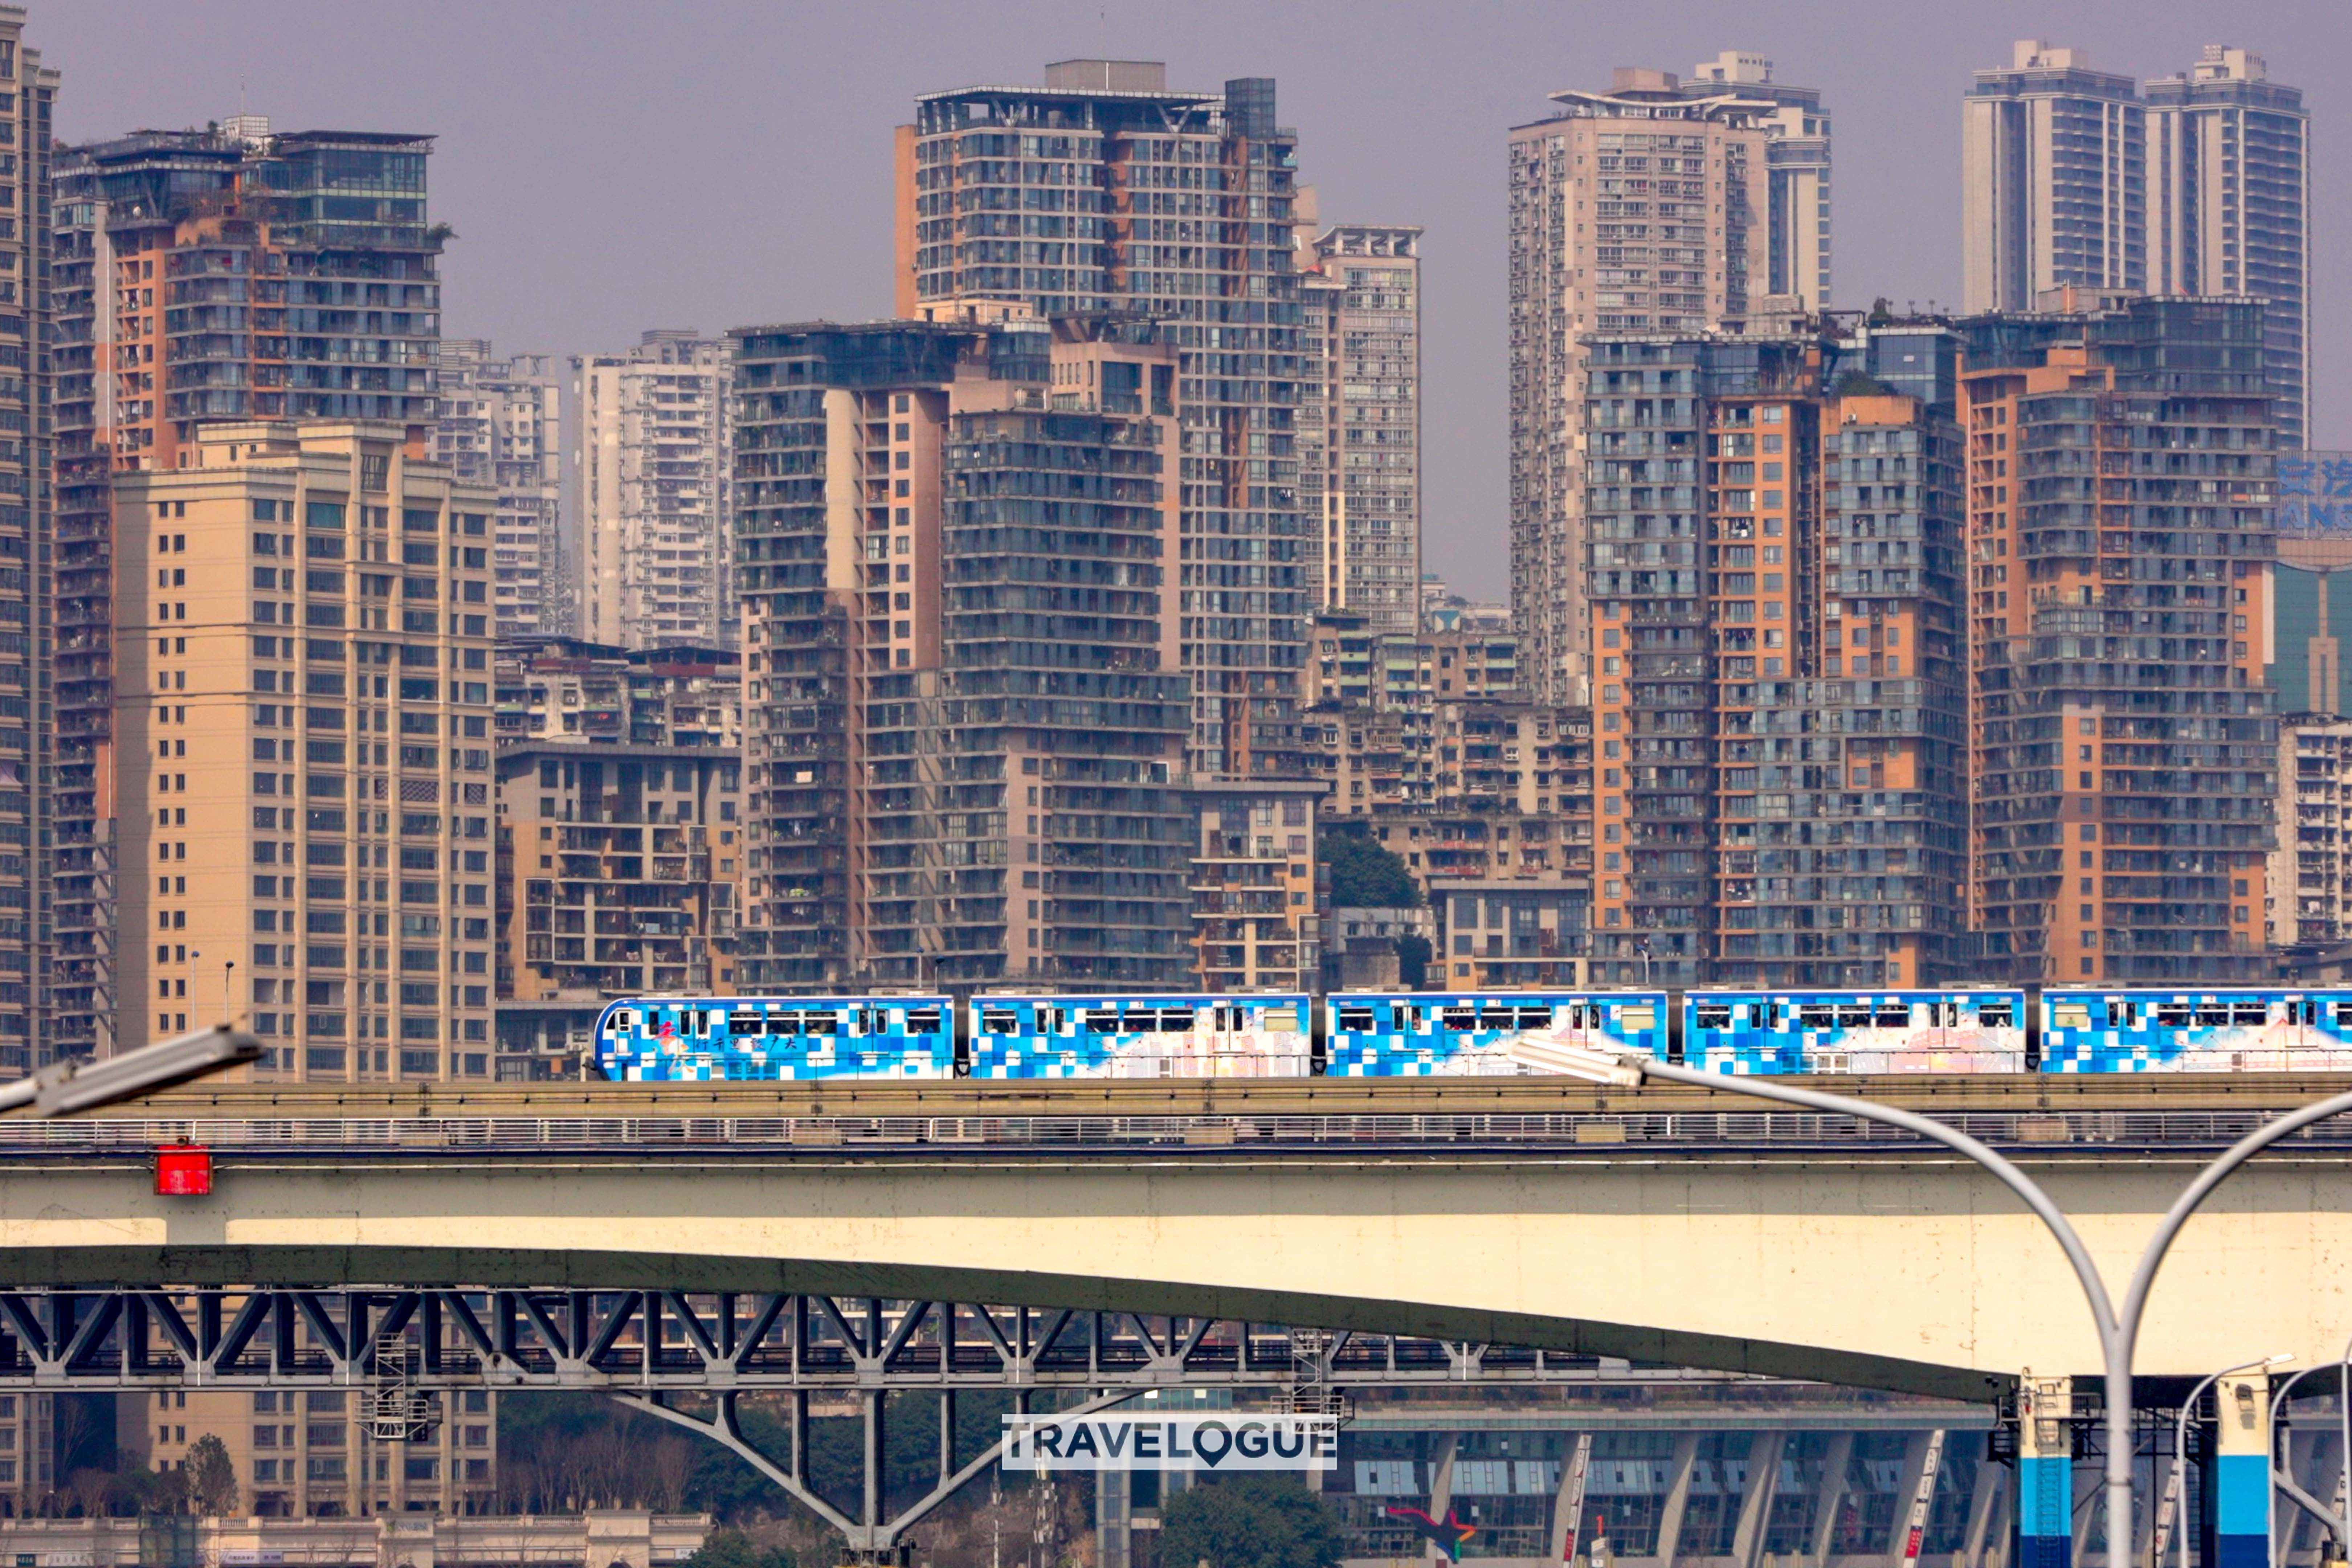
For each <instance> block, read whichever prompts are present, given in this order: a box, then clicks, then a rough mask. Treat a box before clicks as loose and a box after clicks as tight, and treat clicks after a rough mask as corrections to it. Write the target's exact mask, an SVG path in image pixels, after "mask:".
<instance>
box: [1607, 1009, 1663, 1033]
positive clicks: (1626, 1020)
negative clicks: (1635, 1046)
mask: <svg viewBox="0 0 2352 1568" xmlns="http://www.w3.org/2000/svg"><path fill="white" fill-rule="evenodd" d="M1617 1022H1618V1024H1619V1025H1620V1026H1622V1027H1623V1028H1624V1029H1626V1030H1627V1031H1628V1032H1629V1033H1632V1034H1636V1035H1639V1034H1646V1033H1647V1032H1649V1031H1650V1030H1652V1029H1654V1028H1656V1027H1657V1026H1658V1010H1657V1008H1656V1007H1654V1006H1653V1005H1650V1004H1649V1003H1647V1002H1643V1003H1640V1004H1637V1005H1633V1006H1631V1007H1620V1008H1619V1009H1617Z"/></svg>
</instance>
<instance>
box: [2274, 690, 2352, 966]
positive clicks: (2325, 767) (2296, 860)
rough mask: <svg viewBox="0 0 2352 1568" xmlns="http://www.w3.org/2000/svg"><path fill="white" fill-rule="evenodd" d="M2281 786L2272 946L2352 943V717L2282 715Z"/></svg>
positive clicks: (2317, 947)
mask: <svg viewBox="0 0 2352 1568" xmlns="http://www.w3.org/2000/svg"><path fill="white" fill-rule="evenodd" d="M2278 789H2279V798H2278V846H2277V847H2276V848H2274V849H2273V850H2272V851H2271V855H2270V866H2269V869H2268V874H2267V880H2266V881H2265V883H2264V887H2265V888H2266V889H2267V891H2268V900H2267V901H2268V904H2269V910H2268V917H2269V918H2268V930H2267V931H2266V933H2265V934H2266V940H2267V942H2268V943H2269V946H2270V948H2271V951H2272V952H2280V951H2282V950H2284V949H2288V948H2301V949H2305V950H2306V951H2312V950H2325V949H2328V948H2335V947H2339V946H2341V945H2342V944H2343V943H2345V942H2352V720H2347V719H2336V718H2321V717H2317V716H2315V715H2312V714H2307V713H2306V714H2302V715H2298V716H2296V717H2293V718H2289V719H2285V720H2284V721H2281V722H2280V724H2279V744H2278Z"/></svg>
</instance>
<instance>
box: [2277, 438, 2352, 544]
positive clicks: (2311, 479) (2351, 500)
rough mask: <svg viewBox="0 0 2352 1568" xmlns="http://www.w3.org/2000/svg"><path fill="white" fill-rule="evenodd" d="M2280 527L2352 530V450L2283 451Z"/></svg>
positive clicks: (2288, 530) (2300, 530) (2314, 531)
mask: <svg viewBox="0 0 2352 1568" xmlns="http://www.w3.org/2000/svg"><path fill="white" fill-rule="evenodd" d="M2278 531H2279V532H2281V533H2282V534H2290V535H2292V534H2303V535H2312V534H2329V533H2352V452H2282V453H2280V454H2279V460H2278Z"/></svg>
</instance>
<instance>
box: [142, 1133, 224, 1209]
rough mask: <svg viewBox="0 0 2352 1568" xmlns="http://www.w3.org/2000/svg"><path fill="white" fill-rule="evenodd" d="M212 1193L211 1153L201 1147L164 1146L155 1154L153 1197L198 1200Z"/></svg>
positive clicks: (195, 1145) (188, 1144) (188, 1145)
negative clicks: (154, 1195) (154, 1194)
mask: <svg viewBox="0 0 2352 1568" xmlns="http://www.w3.org/2000/svg"><path fill="white" fill-rule="evenodd" d="M212 1190H213V1152H212V1151H211V1150H210V1149H207V1148H205V1146H204V1145H203V1144H201V1143H166V1144H163V1145H162V1146H161V1147H159V1148H158V1149H157V1150H156V1151H155V1193H156V1195H157V1196H159V1197H166V1198H200V1197H203V1196H205V1194H208V1193H210V1192H211V1191H212Z"/></svg>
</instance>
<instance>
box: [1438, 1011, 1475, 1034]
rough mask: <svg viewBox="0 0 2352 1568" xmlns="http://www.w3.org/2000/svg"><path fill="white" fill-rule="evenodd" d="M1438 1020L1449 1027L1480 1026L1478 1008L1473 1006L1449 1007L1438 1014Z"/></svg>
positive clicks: (1469, 1027) (1470, 1027)
mask: <svg viewBox="0 0 2352 1568" xmlns="http://www.w3.org/2000/svg"><path fill="white" fill-rule="evenodd" d="M1437 1020H1438V1022H1439V1023H1441V1024H1443V1025H1444V1026H1446V1027H1447V1028H1449V1029H1475V1028H1476V1027H1477V1026H1478V1014H1477V1010H1476V1009H1475V1008H1471V1007H1448V1008H1446V1009H1445V1011H1444V1012H1443V1013H1440V1014H1439V1015H1438V1016H1437Z"/></svg>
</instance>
